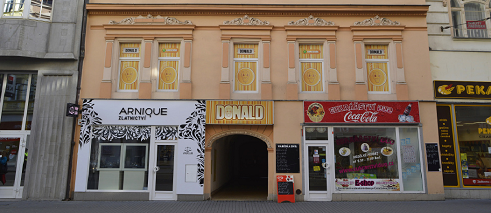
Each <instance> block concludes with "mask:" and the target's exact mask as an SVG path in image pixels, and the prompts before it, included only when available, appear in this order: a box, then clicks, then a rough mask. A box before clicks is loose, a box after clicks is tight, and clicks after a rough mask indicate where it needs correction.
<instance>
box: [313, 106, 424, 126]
mask: <svg viewBox="0 0 491 213" xmlns="http://www.w3.org/2000/svg"><path fill="white" fill-rule="evenodd" d="M304 119H305V123H419V106H418V102H356V101H353V102H322V101H319V102H313V101H305V102H304Z"/></svg>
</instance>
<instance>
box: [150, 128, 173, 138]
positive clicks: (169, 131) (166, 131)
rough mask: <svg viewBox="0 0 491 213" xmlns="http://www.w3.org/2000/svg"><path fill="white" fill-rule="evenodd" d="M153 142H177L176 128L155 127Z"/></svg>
mask: <svg viewBox="0 0 491 213" xmlns="http://www.w3.org/2000/svg"><path fill="white" fill-rule="evenodd" d="M155 140H177V126H157V127H155Z"/></svg>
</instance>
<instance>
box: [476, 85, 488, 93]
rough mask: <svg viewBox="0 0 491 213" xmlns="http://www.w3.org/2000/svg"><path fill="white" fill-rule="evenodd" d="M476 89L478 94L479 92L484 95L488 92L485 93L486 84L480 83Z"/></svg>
mask: <svg viewBox="0 0 491 213" xmlns="http://www.w3.org/2000/svg"><path fill="white" fill-rule="evenodd" d="M475 89H476V94H478V95H480V94H481V93H482V94H483V95H484V94H486V93H484V86H479V85H478V86H476V87H475Z"/></svg>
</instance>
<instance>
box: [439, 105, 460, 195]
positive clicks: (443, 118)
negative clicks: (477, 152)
mask: <svg viewBox="0 0 491 213" xmlns="http://www.w3.org/2000/svg"><path fill="white" fill-rule="evenodd" d="M436 109H437V111H436V114H437V118H438V138H439V142H440V156H441V162H442V167H443V171H442V172H443V173H442V174H443V185H444V186H459V179H458V177H457V164H456V158H455V145H454V136H453V126H452V115H451V111H450V105H438V106H437V107H436Z"/></svg>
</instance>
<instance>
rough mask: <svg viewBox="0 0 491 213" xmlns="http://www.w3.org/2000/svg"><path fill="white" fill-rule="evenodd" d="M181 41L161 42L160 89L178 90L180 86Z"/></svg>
mask: <svg viewBox="0 0 491 213" xmlns="http://www.w3.org/2000/svg"><path fill="white" fill-rule="evenodd" d="M180 46H181V44H179V43H162V44H159V84H158V88H157V89H158V90H159V91H177V89H178V86H179V64H180V63H179V62H180V57H181V56H180V52H181V51H180Z"/></svg>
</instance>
